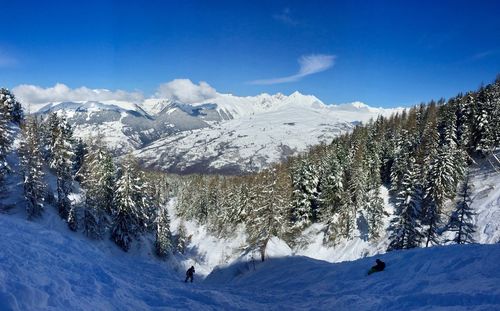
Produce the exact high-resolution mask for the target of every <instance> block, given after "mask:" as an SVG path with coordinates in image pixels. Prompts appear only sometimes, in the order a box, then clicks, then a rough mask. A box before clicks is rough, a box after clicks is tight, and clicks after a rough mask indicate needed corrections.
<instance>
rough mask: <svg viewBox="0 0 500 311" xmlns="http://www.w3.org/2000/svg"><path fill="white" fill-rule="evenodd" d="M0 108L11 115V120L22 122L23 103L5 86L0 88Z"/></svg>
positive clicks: (17, 122)
mask: <svg viewBox="0 0 500 311" xmlns="http://www.w3.org/2000/svg"><path fill="white" fill-rule="evenodd" d="M0 110H2V111H3V112H4V113H5V114H6V115H7V116H8V117H9V121H12V122H14V123H16V124H21V121H22V120H23V118H24V113H23V108H22V106H21V103H20V102H18V101H17V100H16V97H15V96H14V94H12V93H11V92H10V91H9V90H8V89H5V88H0Z"/></svg>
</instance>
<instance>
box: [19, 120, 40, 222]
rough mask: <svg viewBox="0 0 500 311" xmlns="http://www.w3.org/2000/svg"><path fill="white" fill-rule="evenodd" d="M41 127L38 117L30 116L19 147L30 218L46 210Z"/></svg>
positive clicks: (27, 209)
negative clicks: (40, 143) (40, 144)
mask: <svg viewBox="0 0 500 311" xmlns="http://www.w3.org/2000/svg"><path fill="white" fill-rule="evenodd" d="M39 127H40V126H39V124H38V122H37V119H36V118H34V117H30V118H28V120H27V121H26V122H25V124H24V126H23V129H22V141H21V145H20V148H19V155H20V160H21V161H20V162H21V171H22V173H23V177H24V178H23V179H24V185H23V188H24V197H25V199H26V202H27V206H26V213H27V216H28V219H33V218H37V217H40V216H41V215H42V212H43V210H44V203H43V201H44V196H45V188H46V184H45V181H44V175H45V174H44V172H43V158H42V154H41V150H40V146H39V140H40V139H39V135H40V132H39Z"/></svg>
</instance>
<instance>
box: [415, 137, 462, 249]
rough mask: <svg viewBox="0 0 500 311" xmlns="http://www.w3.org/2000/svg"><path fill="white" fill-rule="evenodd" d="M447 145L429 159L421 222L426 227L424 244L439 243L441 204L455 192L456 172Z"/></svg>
mask: <svg viewBox="0 0 500 311" xmlns="http://www.w3.org/2000/svg"><path fill="white" fill-rule="evenodd" d="M450 149H451V148H450V147H448V146H443V147H440V148H439V149H438V153H437V154H436V155H435V156H434V158H433V159H432V161H431V165H430V169H429V174H428V176H427V183H426V189H425V192H426V193H425V202H424V204H425V208H424V213H423V214H422V223H423V224H424V225H425V226H426V227H427V228H426V230H425V231H426V232H425V237H426V242H425V246H426V247H428V246H429V245H430V244H439V240H438V236H439V229H440V226H441V224H442V223H441V222H442V211H443V205H444V203H445V201H446V200H447V199H451V198H452V197H453V195H454V192H455V187H456V177H457V173H456V171H455V167H454V159H453V157H452V155H453V153H452V152H451V150H450Z"/></svg>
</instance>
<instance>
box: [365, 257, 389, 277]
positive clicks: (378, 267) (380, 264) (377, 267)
mask: <svg viewBox="0 0 500 311" xmlns="http://www.w3.org/2000/svg"><path fill="white" fill-rule="evenodd" d="M375 262H376V263H377V264H376V265H375V266H373V267H372V268H371V269H370V271H368V275H370V274H372V273H374V272H380V271H383V270H384V269H385V262H383V261H382V260H380V259H377V260H375Z"/></svg>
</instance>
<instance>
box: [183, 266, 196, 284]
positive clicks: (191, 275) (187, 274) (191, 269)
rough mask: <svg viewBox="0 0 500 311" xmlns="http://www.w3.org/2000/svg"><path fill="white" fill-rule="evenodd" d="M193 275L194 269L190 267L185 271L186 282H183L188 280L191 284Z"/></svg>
mask: <svg viewBox="0 0 500 311" xmlns="http://www.w3.org/2000/svg"><path fill="white" fill-rule="evenodd" d="M193 275H194V267H193V266H191V268H189V269H188V270H187V271H186V280H185V281H184V282H187V281H188V280H189V279H191V283H193Z"/></svg>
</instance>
